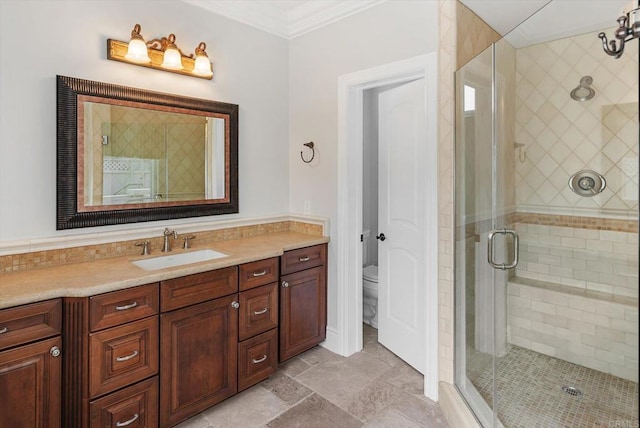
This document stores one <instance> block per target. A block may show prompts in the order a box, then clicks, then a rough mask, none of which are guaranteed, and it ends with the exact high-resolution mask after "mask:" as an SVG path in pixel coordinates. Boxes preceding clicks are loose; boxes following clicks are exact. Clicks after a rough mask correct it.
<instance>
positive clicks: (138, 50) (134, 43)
mask: <svg viewBox="0 0 640 428" xmlns="http://www.w3.org/2000/svg"><path fill="white" fill-rule="evenodd" d="M124 57H125V58H126V59H127V60H129V61H131V62H136V63H139V64H145V63H148V62H151V59H150V58H149V53H148V52H147V44H146V43H145V42H144V40H142V39H137V38H132V39H131V41H130V42H129V47H128V49H127V54H126V55H125V56H124Z"/></svg>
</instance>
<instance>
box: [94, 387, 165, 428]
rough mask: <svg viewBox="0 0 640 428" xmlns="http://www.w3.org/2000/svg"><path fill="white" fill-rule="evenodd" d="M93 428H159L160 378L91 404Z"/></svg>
mask: <svg viewBox="0 0 640 428" xmlns="http://www.w3.org/2000/svg"><path fill="white" fill-rule="evenodd" d="M90 407H91V428H111V427H128V428H142V427H149V428H151V427H157V426H158V377H157V376H155V377H152V378H151V379H147V380H145V381H142V382H139V383H137V384H135V385H133V386H130V387H128V388H124V389H122V390H120V391H118V392H115V393H113V394H109V395H107V396H106V397H103V398H100V399H98V400H94V401H92V402H91V406H90Z"/></svg>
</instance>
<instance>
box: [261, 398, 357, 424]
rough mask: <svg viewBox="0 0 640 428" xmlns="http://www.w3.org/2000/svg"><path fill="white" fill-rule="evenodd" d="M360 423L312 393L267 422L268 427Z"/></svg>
mask: <svg viewBox="0 0 640 428" xmlns="http://www.w3.org/2000/svg"><path fill="white" fill-rule="evenodd" d="M362 425H363V424H362V422H360V421H359V420H358V419H356V418H354V417H353V416H351V415H349V414H348V413H347V412H345V411H344V410H342V409H341V408H339V407H338V406H336V405H335V404H333V403H331V402H330V401H328V400H326V399H325V398H323V397H321V396H320V395H318V394H313V395H312V396H310V397H309V398H307V399H305V400H304V401H303V402H302V403H300V404H298V405H297V406H295V407H292V408H291V409H289V410H288V411H287V412H285V413H283V414H282V415H280V416H278V417H277V418H276V419H274V420H273V421H271V422H269V423H268V424H267V426H268V427H269V428H290V427H291V428H293V427H300V428H326V427H344V428H352V427H353V428H357V427H361V426H362Z"/></svg>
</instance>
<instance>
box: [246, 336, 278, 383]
mask: <svg viewBox="0 0 640 428" xmlns="http://www.w3.org/2000/svg"><path fill="white" fill-rule="evenodd" d="M277 368H278V330H277V329H275V328H274V329H273V330H270V331H268V332H266V333H262V334H261V335H259V336H255V337H252V338H251V339H248V340H245V341H243V342H240V343H239V344H238V391H242V390H244V389H247V388H249V387H250V386H252V385H255V384H256V383H258V382H260V381H262V380H264V379H266V378H268V377H269V375H271V374H272V373H274V372H275V371H276V369H277Z"/></svg>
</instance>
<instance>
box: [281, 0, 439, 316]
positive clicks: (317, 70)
mask: <svg viewBox="0 0 640 428" xmlns="http://www.w3.org/2000/svg"><path fill="white" fill-rule="evenodd" d="M437 49H438V3H437V2H435V1H393V2H385V3H382V4H380V5H378V6H375V7H372V8H370V9H367V10H365V11H364V12H361V13H358V14H356V15H353V16H351V17H348V18H345V19H343V20H341V21H338V22H336V23H333V24H331V25H328V26H326V27H323V28H321V29H318V30H316V31H313V32H311V33H308V34H305V35H303V36H300V37H298V38H296V39H294V40H292V41H291V44H290V54H289V55H290V58H289V62H290V66H289V78H290V83H289V94H290V95H289V101H290V106H289V111H290V113H289V122H290V133H289V138H290V139H289V144H290V145H291V150H290V156H291V162H290V165H289V173H290V178H289V192H290V195H289V197H290V211H291V212H292V213H302V212H303V211H304V207H305V202H308V205H309V206H310V211H311V213H313V214H316V215H321V216H325V217H329V218H330V221H331V223H332V225H333V226H334V227H332V228H331V238H332V242H331V243H330V244H329V277H328V280H329V290H328V308H329V309H328V326H329V328H335V327H336V325H337V313H336V307H337V305H336V289H335V286H336V259H335V256H336V251H335V239H336V235H335V233H336V232H335V229H336V228H335V224H336V219H337V209H338V206H337V200H338V186H339V185H340V184H341V183H338V180H337V175H338V158H337V153H338V147H337V134H338V130H337V125H338V112H337V108H338V77H339V76H340V75H343V74H347V73H351V72H354V71H359V70H364V69H367V68H370V67H374V66H377V65H381V64H386V63H390V62H394V61H398V60H401V59H406V58H411V57H414V56H417V55H422V54H425V53H428V52H434V51H436V50H437ZM307 141H314V142H315V144H316V147H317V155H316V160H314V161H313V162H312V163H311V164H304V163H303V162H302V161H301V160H300V150H301V149H302V144H303V143H305V142H307ZM342 184H344V183H342ZM433 202H434V203H436V201H433Z"/></svg>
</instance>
